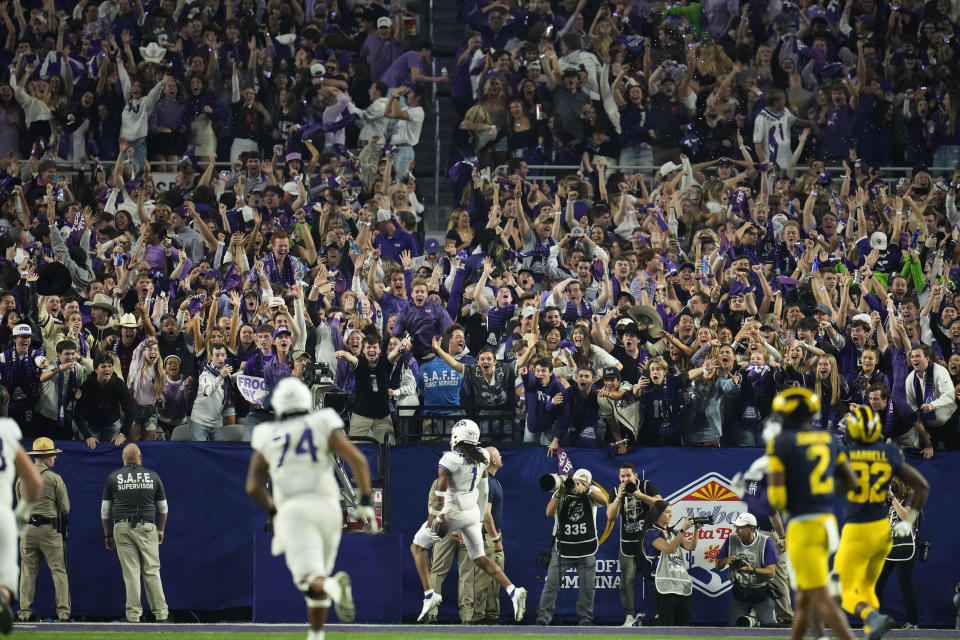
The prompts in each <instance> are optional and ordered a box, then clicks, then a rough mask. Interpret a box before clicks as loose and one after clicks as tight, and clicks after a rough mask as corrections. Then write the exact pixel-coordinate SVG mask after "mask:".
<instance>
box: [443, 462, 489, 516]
mask: <svg viewBox="0 0 960 640" xmlns="http://www.w3.org/2000/svg"><path fill="white" fill-rule="evenodd" d="M480 451H481V452H482V454H483V459H484V460H485V462H483V463H481V464H473V463H472V462H470V461H468V460H467V459H466V458H465V457H464V456H463V454H462V453H460V452H458V451H447V452H446V453H444V454H443V457H441V458H440V463H439V466H440V467H441V468H443V469H446V470H447V473H449V474H450V486H449V487H448V488H447V499H446V500H444V503H443V512H444V513H445V514H447V515H450V516H452V517H454V518H456V519H465V518H468V517H475V518H479V517H480V507H479V505H478V504H477V501H478V500H479V499H480V491H479V490H478V489H477V487H478V486H479V484H480V479H481V478H483V474H484V472H485V471H486V470H487V467H488V466H490V454H489V453H487V450H486V449H480Z"/></svg>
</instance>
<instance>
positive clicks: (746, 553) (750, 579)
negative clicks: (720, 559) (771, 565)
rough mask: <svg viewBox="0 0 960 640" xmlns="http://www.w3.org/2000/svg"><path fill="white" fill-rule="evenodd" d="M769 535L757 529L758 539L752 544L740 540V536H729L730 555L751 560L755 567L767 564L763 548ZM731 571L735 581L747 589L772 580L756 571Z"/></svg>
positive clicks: (747, 560) (752, 565)
mask: <svg viewBox="0 0 960 640" xmlns="http://www.w3.org/2000/svg"><path fill="white" fill-rule="evenodd" d="M768 537H769V536H767V535H766V534H763V533H760V532H759V531H757V537H756V539H754V541H753V542H752V543H751V544H749V545H746V544H744V543H743V542H742V541H741V540H740V536H738V535H736V534H734V535H732V536H730V537H729V538H727V543H728V544H729V546H730V556H731V557H733V558H740V559H741V560H743V561H745V562H749V563H750V566H751V567H754V568H758V567H763V566H766V565H765V564H764V562H763V549H764V547H765V546H766V544H767V538H768ZM730 573H731V574H732V576H733V578H732V580H733V582H735V583H736V584H737V585H739V586H741V587H743V588H745V589H755V588H757V587H761V586H763V585H764V584H766V583H767V582H769V581H770V579H769V578H765V577H763V576H758V575H757V574H756V573H747V572H746V571H731V572H730Z"/></svg>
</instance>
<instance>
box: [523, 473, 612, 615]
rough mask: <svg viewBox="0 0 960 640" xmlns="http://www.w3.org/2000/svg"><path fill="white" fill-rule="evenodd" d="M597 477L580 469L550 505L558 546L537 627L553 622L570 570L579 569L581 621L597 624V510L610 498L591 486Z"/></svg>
mask: <svg viewBox="0 0 960 640" xmlns="http://www.w3.org/2000/svg"><path fill="white" fill-rule="evenodd" d="M592 483H593V474H591V473H590V472H589V471H588V470H587V469H577V470H576V471H575V472H574V474H573V477H572V478H568V479H567V482H566V483H564V485H563V486H561V487H560V489H558V490H557V492H556V493H554V494H553V496H552V497H551V498H550V502H549V503H548V504H547V517H548V518H549V517H553V519H554V524H553V536H554V541H555V542H554V545H553V549H552V550H551V553H550V565H549V566H548V567H547V579H546V582H545V583H544V585H543V593H542V594H541V595H540V603H539V604H538V605H537V624H538V625H542V626H546V625H548V624H550V622H551V621H552V620H553V610H554V607H555V606H556V603H557V594H558V593H559V592H560V581H561V577H562V576H563V574H564V573H565V572H566V571H567V569H569V568H570V567H576V568H577V579H578V585H579V594H578V595H577V622H578V624H580V625H581V626H584V625H592V624H593V599H594V594H595V589H594V584H593V580H594V576H595V575H596V573H597V558H596V555H595V554H596V553H597V546H598V543H597V507H598V506H604V507H605V506H606V505H607V498H606V496H604V495H603V493H602V492H601V491H600V488H599V487H594V486H591V485H592Z"/></svg>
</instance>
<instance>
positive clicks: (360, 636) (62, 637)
mask: <svg viewBox="0 0 960 640" xmlns="http://www.w3.org/2000/svg"><path fill="white" fill-rule="evenodd" d="M532 635H533V634H530V633H507V632H504V633H480V634H475V633H471V634H458V633H456V632H447V633H431V632H426V633H384V632H363V631H355V632H335V631H334V632H327V634H326V638H327V640H387V639H388V638H389V639H390V640H454V639H455V638H464V637H466V638H471V640H529V639H530V638H531V636H532ZM633 635H638V634H636V633H634V634H633ZM18 636H19V637H24V638H30V640H83V639H85V638H93V637H97V638H105V639H106V640H174V639H177V640H184V639H185V638H199V639H200V640H264V639H266V638H270V639H271V640H274V639H275V640H304V638H305V637H306V628H304V631H298V632H284V633H271V632H251V633H226V632H221V631H210V632H204V631H196V632H195V633H192V634H189V633H188V634H184V633H173V632H163V631H160V632H154V633H135V632H132V631H114V632H83V631H20V632H17V631H14V636H12V637H18ZM624 636H625V634H622V633H619V634H612V633H610V634H605V633H596V634H594V633H591V634H589V636H588V637H589V638H590V639H591V640H622V638H623V637H624ZM548 637H549V638H551V640H578V639H580V640H582V638H583V635H550V636H548ZM642 637H643V638H644V640H703V636H682V635H654V634H643V635H642ZM721 637H723V638H727V639H730V640H734V639H738V638H743V639H744V640H746V638H745V637H744V636H734V635H730V636H721ZM891 637H893V636H891ZM896 637H898V638H906V637H907V636H896ZM761 638H764V636H751V637H750V639H749V640H758V639H761Z"/></svg>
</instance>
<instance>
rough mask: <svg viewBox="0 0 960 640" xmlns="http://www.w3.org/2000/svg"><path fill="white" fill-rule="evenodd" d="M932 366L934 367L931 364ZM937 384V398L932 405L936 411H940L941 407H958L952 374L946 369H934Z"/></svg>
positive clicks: (931, 364)
mask: <svg viewBox="0 0 960 640" xmlns="http://www.w3.org/2000/svg"><path fill="white" fill-rule="evenodd" d="M930 366H931V367H932V366H934V364H933V363H932V362H931V363H930ZM934 373H935V374H936V375H935V379H936V384H937V397H936V398H934V399H933V402H931V403H930V406H932V407H933V408H934V409H939V408H940V407H949V406H954V405H956V400H954V391H953V382H952V381H951V380H950V374H949V372H947V370H946V369H944V368H942V367H938V368H937V369H934Z"/></svg>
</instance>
